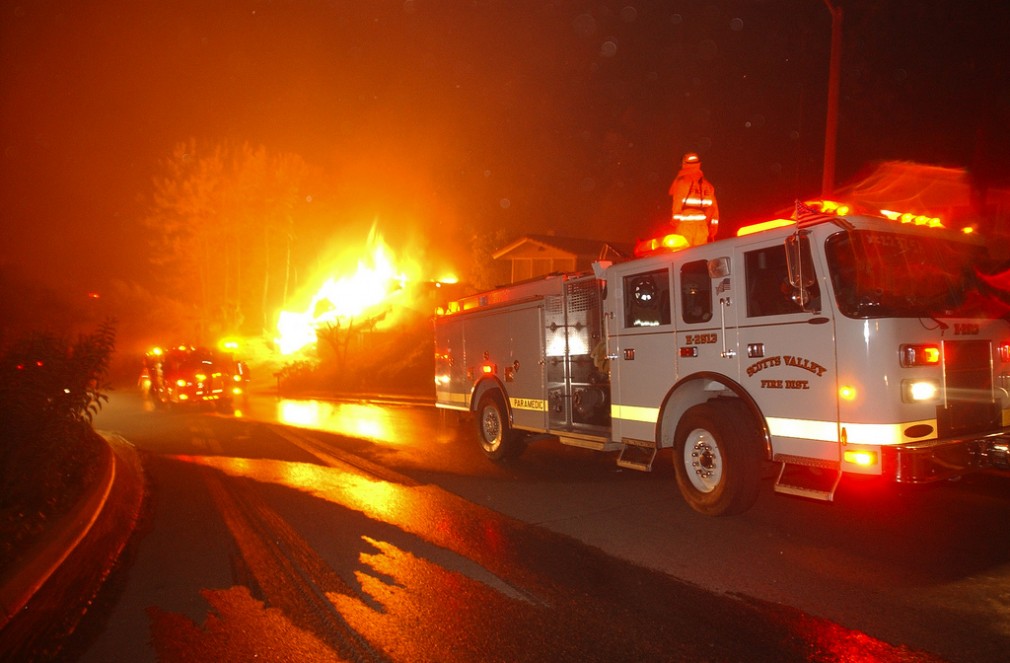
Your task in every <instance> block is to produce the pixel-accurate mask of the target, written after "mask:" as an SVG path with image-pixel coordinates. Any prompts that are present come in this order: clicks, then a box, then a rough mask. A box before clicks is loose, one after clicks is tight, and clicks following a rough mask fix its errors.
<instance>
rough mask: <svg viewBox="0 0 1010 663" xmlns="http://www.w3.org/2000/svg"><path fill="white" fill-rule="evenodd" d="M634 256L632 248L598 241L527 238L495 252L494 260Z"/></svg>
mask: <svg viewBox="0 0 1010 663" xmlns="http://www.w3.org/2000/svg"><path fill="white" fill-rule="evenodd" d="M631 252H632V248H631V247H625V246H622V245H620V244H615V243H613V242H603V241H600V240H596V239H585V238H578V237H557V236H555V235H524V236H522V237H520V238H519V239H517V240H515V241H514V242H512V243H511V244H509V245H507V246H505V247H503V248H501V249H498V250H497V251H495V252H494V253H493V254H492V257H493V258H494V259H495V260H499V259H501V258H509V259H516V258H589V259H592V260H602V259H606V258H608V257H610V258H614V257H618V258H624V257H628V256H630V255H631Z"/></svg>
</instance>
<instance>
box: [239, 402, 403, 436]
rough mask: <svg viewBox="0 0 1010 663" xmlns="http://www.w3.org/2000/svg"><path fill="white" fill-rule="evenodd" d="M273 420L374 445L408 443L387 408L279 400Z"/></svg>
mask: <svg viewBox="0 0 1010 663" xmlns="http://www.w3.org/2000/svg"><path fill="white" fill-rule="evenodd" d="M250 416H251V415H250ZM274 419H275V420H276V421H277V422H278V423H281V424H285V425H288V426H295V427H298V428H309V429H313V430H321V431H326V432H328V433H339V434H341V435H347V436H350V437H359V438H363V439H366V440H370V441H373V442H383V443H386V444H402V443H405V442H407V441H409V438H408V437H407V436H406V435H404V434H403V433H404V432H405V430H404V426H403V422H402V420H401V419H400V418H399V417H395V416H394V415H393V414H391V409H390V406H388V405H378V404H373V403H339V402H332V401H313V400H308V401H302V400H287V399H282V400H278V401H277V402H276V412H275V417H274Z"/></svg>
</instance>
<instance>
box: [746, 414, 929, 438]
mask: <svg viewBox="0 0 1010 663" xmlns="http://www.w3.org/2000/svg"><path fill="white" fill-rule="evenodd" d="M766 421H767V422H768V432H769V433H771V434H772V435H777V436H779V437H797V438H803V439H806V440H822V441H824V442H837V441H838V431H839V428H844V429H845V431H846V433H847V435H848V442H849V444H904V443H906V442H913V441H914V438H910V437H906V436H905V433H904V431H905V430H906V429H907V428H908V427H910V426H916V425H921V424H925V425H927V426H932V427H933V430H936V419H924V420H922V421H903V422H899V423H894V424H860V423H854V422H843V423H842V424H841V427H839V425H838V423H837V422H834V421H819V420H815V419H786V418H781V417H768V418H767V419H766Z"/></svg>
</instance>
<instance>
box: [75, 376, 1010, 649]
mask: <svg viewBox="0 0 1010 663" xmlns="http://www.w3.org/2000/svg"><path fill="white" fill-rule="evenodd" d="M280 424H283V425H280ZM97 427H99V428H111V429H112V430H116V431H117V432H119V433H120V434H123V435H124V436H126V437H127V438H128V439H131V440H132V441H133V442H134V444H136V446H137V447H138V448H139V449H140V450H141V453H142V457H143V460H144V465H145V469H146V471H147V474H148V476H149V480H150V484H151V485H150V493H151V499H150V501H149V504H148V512H147V515H146V517H145V518H144V523H143V525H142V528H141V530H140V531H139V532H138V536H137V537H136V541H135V543H134V545H133V546H132V548H131V552H130V555H129V557H128V563H127V564H125V565H124V567H123V568H122V569H120V570H119V571H117V573H116V575H115V577H114V579H113V582H112V583H111V588H110V591H109V593H108V595H107V596H105V597H103V601H102V602H101V605H99V606H98V608H97V609H96V611H95V612H96V613H100V614H99V615H97V616H96V617H94V618H93V622H92V624H91V626H90V627H89V628H90V630H91V634H90V635H89V636H88V637H87V638H86V642H82V643H81V644H80V645H79V647H80V658H81V659H82V660H95V661H98V660H113V659H114V660H126V659H128V660H136V661H141V660H172V661H174V660H180V661H182V660H208V659H214V660H250V659H251V658H253V657H254V656H256V657H259V658H260V659H263V660H271V659H272V660H285V659H286V660H397V661H427V660H431V661H494V660H501V661H505V660H509V661H521V660H530V661H541V660H551V659H554V660H562V661H566V660H579V661H589V660H601V661H602V660H607V661H618V660H639V661H645V660H726V661H745V660H746V661H752V660H832V661H833V660H939V658H938V657H935V655H934V654H930V653H927V652H939V653H942V654H943V658H946V659H949V660H1001V659H999V658H996V657H995V653H996V652H1004V651H1005V649H1003V648H1002V647H1001V643H1000V641H999V638H1000V637H1003V638H1005V637H1006V636H1005V634H1002V635H1001V634H1000V633H999V631H998V630H997V629H994V628H993V627H992V626H990V625H989V624H986V623H984V622H979V621H977V620H976V621H975V625H976V627H978V626H982V627H984V629H985V630H983V634H984V635H985V636H986V637H987V642H985V643H983V644H982V645H981V646H979V645H978V644H975V645H972V647H973V648H972V649H965V648H963V647H961V646H960V645H958V644H951V646H949V647H948V648H947V650H946V651H942V649H938V648H936V647H933V646H923V643H926V644H927V645H929V644H930V643H929V641H928V640H927V639H921V638H918V639H917V638H916V637H912V638H907V639H903V638H900V637H899V638H894V637H893V635H892V634H893V633H894V632H897V633H899V634H902V633H904V634H905V635H908V634H911V635H913V636H914V635H915V633H916V629H911V630H906V631H902V630H901V628H900V624H898V626H895V624H897V623H899V622H902V621H905V620H906V618H905V617H903V618H899V619H895V618H894V617H893V616H892V617H891V622H893V623H891V624H890V625H888V623H889V622H888V620H887V619H884V618H883V617H881V618H880V619H879V620H878V619H877V615H876V613H877V612H878V611H879V612H880V613H881V614H882V613H883V612H884V610H885V609H888V608H890V607H891V606H892V603H893V601H890V600H884V601H881V600H880V596H881V594H888V595H889V594H890V593H891V592H892V591H893V589H894V587H899V588H900V587H904V588H907V589H908V590H909V594H910V595H911V596H913V597H914V596H915V595H916V593H925V592H923V590H924V589H926V590H928V589H931V588H936V589H939V590H940V593H941V594H942V593H943V592H944V591H947V592H948V593H949V592H950V585H951V582H953V584H954V585H956V584H957V583H958V582H961V581H964V579H965V576H964V574H962V573H955V574H952V576H951V577H950V578H947V579H946V580H947V581H948V582H947V586H946V587H944V586H943V584H940V585H937V584H936V583H935V578H933V577H932V576H935V575H936V572H937V571H938V570H939V569H940V567H941V566H944V565H945V564H946V563H948V562H950V561H954V562H957V561H959V560H957V559H953V560H951V559H947V560H939V561H938V562H939V563H934V562H927V563H923V562H922V561H920V560H917V559H914V558H909V559H903V560H895V559H891V557H892V556H894V555H896V554H897V555H903V554H904V552H905V551H906V550H911V549H912V548H910V547H908V546H904V547H903V546H900V545H898V544H897V543H896V541H894V540H893V539H891V538H889V536H888V535H887V533H886V530H887V528H888V527H890V526H891V525H894V526H897V527H898V529H899V530H900V529H901V527H902V523H901V518H902V517H903V516H905V517H910V518H911V519H912V520H916V519H917V518H918V516H917V515H916V513H905V514H901V513H898V514H897V516H898V517H897V519H893V520H895V522H891V521H892V519H891V518H882V519H873V518H870V519H865V518H864V519H862V521H861V522H856V523H853V522H848V523H846V522H838V520H839V514H838V509H836V507H837V506H839V505H822V504H808V503H806V502H802V501H798V500H790V499H786V498H781V497H776V496H772V495H768V496H766V498H765V497H764V496H763V498H762V500H760V501H759V504H758V506H757V507H756V508H755V509H754V510H753V512H752V513H750V514H745V517H742V518H735V519H709V518H704V517H701V516H697V515H696V514H693V512H690V511H689V510H688V509H687V507H686V506H684V505H682V504H681V503H679V501H678V499H677V498H676V496H675V495H674V493H673V490H674V488H673V484H672V471H663V470H661V469H658V468H657V471H656V472H654V473H653V474H648V475H643V474H639V473H634V472H623V473H622V472H618V471H617V470H616V468H615V467H614V466H613V464H612V463H613V459H612V458H610V457H607V456H603V455H597V454H593V453H591V452H586V451H584V450H574V449H568V448H563V447H559V446H557V445H552V446H545V447H543V448H541V447H540V446H539V445H537V446H534V447H533V448H531V449H530V450H529V451H527V454H526V455H524V456H523V457H522V458H520V459H519V460H518V461H517V462H516V463H514V464H512V465H508V466H503V467H502V466H496V465H493V464H490V463H488V461H486V460H485V459H484V458H483V457H482V456H481V455H480V452H479V451H478V450H477V449H476V445H475V444H472V443H470V441H469V438H468V433H469V430H468V429H466V428H461V427H460V426H459V425H457V424H456V422H455V420H454V417H452V416H450V417H448V418H447V417H445V416H444V415H442V414H440V413H437V412H435V411H434V410H432V409H431V408H424V407H404V406H390V405H371V404H361V403H355V404H338V405H335V406H334V405H333V404H327V403H304V402H302V403H299V402H283V401H275V400H273V399H270V398H265V399H261V400H254V401H253V402H252V403H248V404H246V406H245V407H244V409H243V410H242V411H240V412H238V413H236V415H235V416H219V415H207V414H194V413H167V412H162V411H144V407H143V403H142V402H141V401H140V399H139V398H134V397H131V396H130V395H122V396H120V397H118V398H115V399H114V402H113V403H110V406H109V407H108V408H107V411H106V412H104V413H103V414H102V415H101V416H100V418H99V421H98V422H97ZM317 429H324V430H322V431H320V430H317ZM327 429H328V430H329V432H325V431H326V430H327ZM334 432H336V433H343V434H334ZM346 435H353V436H356V437H347V436H346ZM983 493H984V491H983ZM849 499H850V501H851V502H852V504H849V505H847V506H844V507H843V513H842V514H841V516H842V519H843V520H844V519H849V518H853V517H860V516H865V515H866V513H865V512H864V511H863V507H862V506H860V504H861V502H860V499H862V498H861V497H860V496H859V495H858V494H857V495H855V496H851V497H850V498H849ZM917 499H920V500H921V499H923V498H922V496H917ZM986 499H988V497H987V496H986ZM783 505H784V506H783ZM864 506H865V505H864ZM899 506H900V505H899ZM914 506H920V505H914ZM956 506H957V505H955V507H956ZM808 507H812V508H814V509H817V510H819V511H820V513H819V515H818V514H817V513H816V512H814V511H810V510H809V509H808ZM904 507H905V508H906V509H910V508H911V507H910V506H909V505H907V504H905V505H904ZM782 509H785V513H784V514H783V513H782V512H781V510H782ZM812 514H813V515H812ZM1004 514H1005V511H1004ZM781 519H784V520H782V521H781V522H780V520H781ZM790 519H791V520H790ZM936 519H937V521H939V522H943V521H944V520H945V516H943V515H940V516H938V517H937V518H936ZM832 521H834V522H832ZM783 522H785V523H787V525H783ZM1004 522H1005V521H1004ZM804 523H807V524H813V525H814V530H813V532H814V534H813V536H815V537H822V538H823V541H821V542H820V543H819V544H818V545H812V543H811V540H810V539H809V538H806V537H804V538H802V539H801V538H800V537H798V536H797V535H798V534H799V531H797V530H791V529H790V527H792V526H793V525H802V524H804ZM889 523H890V525H889ZM913 524H914V525H917V524H919V523H918V522H915V523H913ZM854 527H858V528H859V529H860V530H864V531H869V532H870V533H871V534H870V538H871V539H873V540H875V542H876V543H877V551H878V552H880V553H882V554H879V555H878V554H877V553H871V554H860V551H861V550H862V548H861V545H862V544H860V546H856V547H854V546H853V545H850V544H848V543H845V540H846V539H847V538H856V539H859V538H860V536H861V537H864V538H865V536H866V535H865V533H864V534H862V535H859V536H855V535H854ZM831 528H839V529H840V531H839V533H838V534H835V535H832V534H831V531H832V530H831ZM774 537H781V540H780V541H776V540H774ZM940 538H941V537H940V536H939V535H937V534H936V533H931V532H926V533H924V536H923V537H922V541H921V544H922V546H921V547H920V546H916V548H915V549H921V550H923V551H924V552H925V554H931V553H934V552H936V548H935V545H936V542H937V541H939V540H940ZM996 538H997V543H996V544H991V545H988V546H987V545H981V546H979V545H974V546H972V548H973V549H974V550H976V551H978V550H980V549H981V554H982V558H983V559H982V560H981V561H980V562H979V563H980V565H982V566H984V567H985V568H984V571H985V572H990V571H999V573H995V574H994V575H993V580H994V581H995V587H994V588H993V590H992V592H991V593H989V594H988V596H990V597H991V601H990V604H989V606H988V607H987V608H988V614H989V616H990V617H992V618H993V621H994V622H995V623H997V625H998V623H999V618H1000V617H1001V614H1000V612H999V611H1000V610H1002V611H1003V613H1002V615H1005V614H1006V612H1005V611H1006V603H1005V601H1006V598H1007V595H1006V594H1005V593H1003V594H1000V592H1001V591H1002V589H1001V588H1004V587H1005V586H1006V585H1005V584H1003V585H1001V584H1000V583H1005V582H1006V577H1005V575H1003V574H1002V571H1001V570H1000V565H1002V568H1003V569H1005V567H1006V563H1007V558H1008V557H1010V555H1007V553H1006V548H1005V547H1004V546H1003V544H1002V542H1001V541H1002V540H1001V539H999V537H998V536H997V537H996ZM587 543H588V544H591V545H587ZM881 543H882V544H883V545H880V544H881ZM930 545H933V546H934V547H933V548H930V547H928V546H930ZM941 548H942V545H941ZM944 551H945V553H946V554H947V556H948V558H949V557H950V556H951V555H950V553H951V550H950V549H949V548H946V549H943V550H941V552H944ZM955 552H956V551H955ZM954 557H958V555H956V554H955V555H954ZM769 558H771V559H769ZM776 558H777V559H776ZM867 559H877V562H876V565H875V567H874V566H872V565H871V566H870V567H869V568H861V569H854V568H850V567H851V566H852V565H855V566H859V565H863V566H864V567H865V566H866V565H865V564H864V562H865V561H866V560H867ZM629 560H631V561H634V562H636V563H629ZM783 565H784V566H786V567H788V568H791V575H790V574H786V575H785V576H784V575H783V573H782V571H781V567H782V566H783ZM894 571H900V572H901V573H902V574H904V577H903V578H894V579H893V580H892V581H891V582H890V583H889V586H887V587H880V586H874V585H873V584H872V583H874V582H878V583H879V582H880V579H881V578H887V577H889V574H891V573H893V572H894ZM822 576H823V577H827V578H828V579H829V580H830V582H829V583H828V585H827V586H829V587H831V588H832V591H835V593H836V594H838V596H834V597H832V598H831V600H827V601H823V602H821V604H822V605H823V606H826V607H827V608H828V610H823V609H822V610H814V611H810V612H811V613H812V614H814V615H816V614H824V613H825V612H830V610H835V609H839V606H841V609H844V608H845V606H846V605H849V604H850V603H852V602H857V603H858V602H860V601H862V603H863V605H864V606H865V608H866V610H865V616H866V617H867V618H868V620H869V621H868V623H869V626H870V627H871V628H862V627H860V630H864V631H866V632H867V633H868V634H869V635H864V634H863V633H861V632H860V631H859V630H850V629H853V628H857V627H854V626H852V624H851V623H845V626H840V625H837V624H835V623H832V622H830V621H827V620H824V619H820V618H817V617H814V616H810V615H807V614H804V613H802V612H799V611H797V610H794V609H793V608H791V607H788V606H796V605H800V604H802V603H803V602H804V601H805V600H808V599H805V598H804V596H809V595H810V594H811V593H814V594H816V593H817V592H819V591H823V588H824V587H825V581H824V580H818V581H816V582H810V581H809V578H811V577H813V578H821V577H822ZM783 577H786V578H787V579H789V580H790V582H789V583H787V584H788V585H789V586H788V587H787V588H786V589H785V590H782V589H781V588H778V589H779V591H778V592H776V591H775V590H776V589H777V588H776V585H777V584H778V582H779V581H780V580H781V579H782V578H783ZM678 578H679V579H678ZM971 578H972V582H976V578H975V577H974V576H972V577H971ZM685 579H686V580H688V582H684V580H685ZM864 581H865V582H867V583H869V584H866V585H860V583H861V582H864ZM808 582H810V586H809V587H805V586H804V585H805V583H808ZM831 582H833V583H834V585H831ZM839 587H844V588H845V589H844V591H840V590H839V589H838V588H839ZM769 589H771V590H772V591H769ZM710 590H714V591H710ZM755 590H757V591H755ZM953 593H954V594H957V592H953ZM778 596H787V597H788V598H789V599H790V600H789V601H780V600H779V599H778V598H777V597H778ZM920 609H921V608H920ZM928 611H929V606H926V612H928ZM970 617H972V614H971V612H970V611H966V612H965V613H960V612H959V611H958V609H956V607H955V608H951V609H950V615H949V619H948V620H947V621H948V622H949V624H936V623H934V624H931V625H927V626H926V628H927V629H932V630H933V631H934V632H936V631H937V630H939V631H940V632H941V633H942V632H943V630H944V629H945V628H950V629H952V630H953V629H954V628H956V627H958V626H959V623H958V622H959V620H964V621H965V623H968V622H969V618H970ZM878 621H879V622H880V623H883V624H884V629H883V631H884V632H885V633H886V634H887V637H886V639H887V640H888V641H889V642H891V643H893V644H891V645H889V644H886V643H885V642H883V641H881V640H878V639H875V638H880V637H881V635H880V631H881V629H879V628H877V624H878ZM1003 623H1004V624H1005V622H1003ZM874 636H875V637H874ZM974 636H975V639H976V640H977V637H978V636H979V631H978V630H976V631H975V633H974ZM991 637H995V638H996V640H995V643H994V642H993V640H992V639H991ZM967 639H968V638H965V640H967ZM945 642H946V640H945ZM1004 642H1005V641H1004ZM951 652H953V655H951ZM958 652H960V654H963V656H960V655H958ZM1000 655H1001V654H1000Z"/></svg>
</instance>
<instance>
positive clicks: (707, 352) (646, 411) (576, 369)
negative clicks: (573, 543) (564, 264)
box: [435, 204, 1010, 515]
mask: <svg viewBox="0 0 1010 663" xmlns="http://www.w3.org/2000/svg"><path fill="white" fill-rule="evenodd" d="M808 210H809V208H808ZM818 211H819V212H820V213H819V214H816V215H813V216H812V218H810V219H809V220H807V219H804V218H803V216H802V215H800V217H801V219H803V220H801V221H799V222H797V221H795V220H794V219H779V220H774V221H771V222H768V223H765V224H761V225H759V226H755V227H751V228H746V229H744V230H742V231H741V233H740V234H739V235H738V236H737V237H735V238H733V239H728V240H724V241H719V242H714V243H710V244H706V245H704V246H700V247H696V248H690V249H685V250H682V251H666V250H663V242H661V241H660V242H654V243H653V244H651V245H649V246H647V247H646V251H645V253H646V254H647V255H643V256H642V257H639V258H636V259H634V260H629V261H627V262H622V263H618V264H599V263H598V264H596V265H594V270H593V272H592V273H579V274H574V273H572V274H553V275H549V276H544V277H542V278H538V279H533V280H530V281H527V282H523V283H517V284H514V285H511V286H506V287H502V288H498V289H495V290H491V291H488V292H483V293H480V294H477V295H473V296H471V297H468V298H465V299H463V300H460V301H459V302H455V303H454V305H453V306H452V307H450V309H449V311H448V312H446V313H445V314H443V315H440V316H438V317H437V318H436V320H435V348H436V362H435V391H436V405H437V406H438V407H439V408H443V409H447V410H458V411H463V412H470V413H473V414H474V415H475V420H476V430H477V437H478V440H479V442H480V444H481V447H482V449H483V450H484V452H485V454H486V455H487V456H488V457H490V458H491V459H494V460H501V459H504V458H508V457H510V456H514V455H516V454H518V453H519V452H520V451H522V449H523V448H524V447H525V446H526V444H527V443H529V442H531V441H533V440H535V439H540V438H555V439H557V440H560V441H561V442H562V443H565V444H569V445H574V446H578V447H584V448H587V449H594V450H598V451H612V452H616V454H617V464H618V465H620V466H621V467H626V468H632V469H639V470H646V471H647V470H650V469H651V468H652V463H653V461H654V459H655V457H656V454H657V452H658V451H659V450H661V449H666V448H672V451H673V458H674V466H675V470H676V478H677V483H678V486H679V488H680V491H681V493H682V495H683V496H684V498H685V500H686V501H687V502H688V504H690V506H691V507H692V508H694V509H695V510H697V511H699V512H701V513H704V514H709V515H722V514H730V513H738V512H741V511H744V510H746V509H747V508H749V507H750V506H751V505H752V504H753V502H754V501H755V499H756V498H757V495H758V492H759V484H760V479H761V476H762V474H763V473H764V468H765V467H766V466H767V465H768V464H769V463H774V464H775V465H776V466H777V471H778V476H777V479H776V480H775V490H776V491H777V492H781V493H787V494H793V495H800V496H804V497H809V498H814V499H821V500H831V499H833V496H834V493H835V490H836V488H837V486H838V483H839V481H840V479H841V478H842V477H843V476H844V475H846V474H858V475H876V476H882V477H885V478H887V479H890V480H893V481H896V482H902V483H923V482H930V481H937V480H941V479H946V478H951V477H955V476H958V475H961V474H964V473H967V472H972V471H976V470H979V469H995V470H1007V469H1010V458H1008V446H1010V322H1008V320H1010V317H1008V316H1007V311H1008V310H1010V302H1008V300H1007V298H1006V295H1005V293H1000V292H995V291H992V290H990V289H989V288H988V287H987V285H986V283H987V279H986V278H985V277H986V274H987V270H991V269H992V265H991V264H990V260H991V259H990V258H988V257H987V256H986V251H985V249H984V247H983V245H982V243H981V242H979V241H977V240H974V241H973V240H972V238H971V236H968V235H965V234H963V233H958V232H953V231H950V230H947V229H944V228H942V227H940V224H939V223H938V221H937V220H936V219H924V218H923V217H918V218H916V217H905V218H900V217H898V216H897V215H894V214H890V213H887V212H882V213H878V214H873V215H865V214H860V215H856V214H851V213H846V212H847V210H846V209H845V208H844V207H842V208H837V207H833V206H831V205H826V204H821V205H818ZM829 212H830V213H829ZM888 217H890V218H888ZM903 221H904V222H903ZM674 239H676V237H675V236H674Z"/></svg>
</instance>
